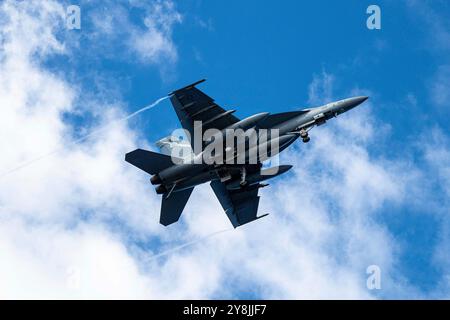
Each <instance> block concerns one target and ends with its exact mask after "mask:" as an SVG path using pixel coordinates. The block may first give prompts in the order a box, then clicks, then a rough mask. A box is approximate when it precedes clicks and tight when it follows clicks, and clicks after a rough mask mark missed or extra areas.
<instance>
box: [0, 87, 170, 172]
mask: <svg viewBox="0 0 450 320" xmlns="http://www.w3.org/2000/svg"><path fill="white" fill-rule="evenodd" d="M167 98H168V96H167V97H162V98H159V99H158V100H156V101H155V102H153V103H152V104H149V105H148V106H145V107H143V108H141V109H139V110H137V111H135V112H133V113H130V114H129V115H127V116H126V117H123V118H121V119H118V120H115V121H112V122H110V123H109V124H106V125H105V126H103V127H102V128H99V129H97V130H94V131H92V132H90V133H88V134H87V135H85V136H83V137H81V138H78V139H77V140H75V141H72V142H69V143H68V145H69V146H70V145H76V144H78V143H80V142H82V141H84V140H86V139H88V138H89V137H91V136H93V135H96V134H99V133H101V132H103V131H106V130H108V129H109V128H111V127H113V126H114V125H116V124H118V123H121V122H125V121H128V120H129V119H131V118H133V117H134V116H137V115H138V114H140V113H141V112H144V111H147V110H149V109H151V108H153V107H155V106H156V105H158V104H159V103H161V102H162V101H164V100H165V99H167ZM62 150H63V148H58V149H55V150H53V151H50V152H48V153H45V154H42V155H40V156H38V157H36V158H33V159H30V160H27V161H25V162H22V163H21V164H19V165H18V166H17V167H15V168H12V169H10V170H8V171H6V172H4V173H2V174H0V178H3V177H5V176H7V175H9V174H11V173H13V172H16V171H18V170H20V169H22V168H25V167H28V166H29V165H31V164H33V163H35V162H37V161H40V160H42V159H44V158H47V157H49V156H52V155H54V154H57V153H58V152H60V151H62Z"/></svg>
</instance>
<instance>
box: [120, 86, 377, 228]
mask: <svg viewBox="0 0 450 320" xmlns="http://www.w3.org/2000/svg"><path fill="white" fill-rule="evenodd" d="M204 81H205V79H203V80H200V81H197V82H195V83H193V84H190V85H188V86H186V87H184V88H181V89H178V90H175V91H173V92H171V93H170V94H169V96H170V100H171V102H172V105H173V108H174V109H175V112H176V114H177V116H178V119H179V120H180V122H181V125H182V127H183V128H184V130H185V131H186V136H187V137H188V140H189V144H190V146H191V150H190V151H191V152H192V154H191V156H190V157H177V156H176V155H173V154H172V155H169V154H162V153H157V152H152V151H146V150H142V149H136V150H134V151H132V152H129V153H127V154H126V155H125V161H127V162H129V163H130V164H132V165H134V166H136V167H138V168H139V169H141V170H143V171H145V172H146V173H148V174H150V175H151V178H150V182H151V184H153V185H155V186H156V192H157V193H158V194H162V204H161V214H160V223H161V224H162V225H164V226H168V225H170V224H172V223H174V222H177V221H178V220H179V218H180V216H181V213H182V212H183V209H184V207H185V206H186V203H187V201H188V199H189V197H190V195H191V193H192V191H193V190H194V187H195V186H197V185H200V184H203V183H206V182H210V184H211V187H212V189H213V191H214V193H215V194H216V196H217V198H218V199H219V202H220V204H221V205H222V207H223V209H224V211H225V213H226V215H227V216H228V218H229V220H230V221H231V223H232V225H233V226H234V227H235V228H236V227H238V226H242V225H244V224H246V223H249V222H251V221H254V220H257V219H259V218H261V217H263V216H266V215H267V214H264V215H261V216H258V215H257V214H258V204H259V196H258V190H259V189H260V188H263V187H266V186H267V184H264V183H262V182H263V181H265V180H268V179H271V178H274V177H276V176H279V175H281V174H283V173H285V172H287V171H288V170H289V169H290V168H291V167H292V166H290V165H280V166H277V167H272V168H263V165H262V163H263V162H264V161H265V160H267V159H269V158H271V157H274V156H275V155H277V154H279V152H281V151H283V150H284V149H286V148H287V147H288V146H289V145H291V144H292V143H293V142H294V141H295V140H296V139H297V138H301V139H302V141H303V142H304V143H307V142H309V141H310V137H309V131H310V130H311V129H312V128H313V127H315V126H320V125H322V124H324V123H325V122H326V121H328V120H329V119H331V118H333V117H336V116H338V115H340V114H342V113H344V112H346V111H348V110H350V109H352V108H354V107H356V106H358V105H360V104H361V103H363V102H364V101H365V100H367V99H368V97H366V96H358V97H352V98H347V99H344V100H339V101H336V102H331V103H328V104H326V105H323V106H319V107H315V108H309V109H303V110H298V111H290V112H282V113H275V114H270V113H268V112H263V113H258V114H255V115H252V116H250V117H248V118H245V119H243V120H240V119H238V118H237V117H236V116H234V115H233V113H234V112H235V110H224V109H223V108H221V107H220V106H219V105H218V104H216V103H215V101H214V99H212V98H210V97H209V96H208V95H206V94H205V93H203V92H202V91H200V90H199V89H197V88H196V86H197V85H198V84H200V83H201V82H204ZM199 124H200V126H199ZM209 129H215V132H219V135H223V136H227V134H228V132H230V131H233V130H235V131H236V130H237V129H241V132H244V133H247V132H248V131H249V130H253V131H254V132H256V133H257V134H256V136H257V138H256V141H257V145H256V146H251V145H250V144H249V143H248V141H249V139H247V140H245V139H244V143H243V144H242V143H241V144H240V145H239V143H236V144H234V145H233V144H231V146H232V147H229V146H228V145H227V147H222V146H221V147H219V148H217V149H214V150H215V151H214V152H211V153H209V154H208V155H206V153H205V152H206V150H207V149H208V148H209V147H210V145H211V144H212V141H213V140H215V139H211V138H210V139H209V140H206V141H205V140H204V137H202V138H201V139H200V143H198V142H195V141H196V139H194V138H195V136H196V135H197V136H198V135H199V134H200V135H204V134H205V133H206V132H207V131H208V130H209ZM264 130H266V131H264ZM267 130H270V132H275V133H276V134H268V133H265V136H264V137H265V139H262V138H261V137H262V135H260V132H263V131H264V132H267ZM225 132H226V133H225ZM212 136H214V137H217V133H216V134H215V135H214V134H213V135H212ZM248 137H249V136H247V138H248ZM217 140H219V139H217ZM197 141H198V139H197ZM233 141H235V140H233ZM261 141H262V142H261ZM269 142H270V144H271V146H272V144H274V145H275V146H276V148H268V149H269V151H268V152H266V154H265V155H264V154H263V155H260V153H262V152H260V151H261V145H262V144H264V146H265V147H266V148H267V145H268V144H269ZM159 143H160V145H164V146H168V145H169V146H170V144H171V143H175V142H174V141H171V140H170V139H169V140H167V139H166V140H164V139H163V140H161V141H159ZM239 146H240V150H241V151H239V150H238V149H239ZM185 147H186V145H184V146H183V149H186V148H185ZM217 150H219V151H217ZM242 150H243V151H242ZM226 154H227V155H231V156H229V157H228V158H227V157H226V156H225V155H226ZM243 154H244V156H243V157H240V159H243V161H241V162H236V161H234V162H233V161H229V160H230V159H231V160H236V159H237V158H238V157H239V156H242V155H243ZM249 154H252V155H254V156H255V157H254V159H253V161H249V160H251V159H250V157H249ZM218 155H223V156H224V157H225V158H226V160H227V161H215V160H216V159H217V158H218ZM212 158H214V161H206V160H211V159H212ZM222 160H223V159H222Z"/></svg>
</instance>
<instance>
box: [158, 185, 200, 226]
mask: <svg viewBox="0 0 450 320" xmlns="http://www.w3.org/2000/svg"><path fill="white" fill-rule="evenodd" d="M192 190H194V188H190V189H186V190H181V191H176V192H172V193H171V194H168V193H165V194H163V197H162V203H161V217H160V219H159V222H160V223H161V224H162V225H163V226H168V225H169V224H172V223H174V222H177V221H178V219H180V216H181V213H182V212H183V209H184V207H185V206H186V203H187V202H188V200H189V197H190V196H191V193H192Z"/></svg>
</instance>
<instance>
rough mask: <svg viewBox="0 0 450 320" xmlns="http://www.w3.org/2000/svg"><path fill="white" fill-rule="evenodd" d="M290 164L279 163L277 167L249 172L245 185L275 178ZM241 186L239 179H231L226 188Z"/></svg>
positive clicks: (231, 188) (289, 167) (238, 187)
mask: <svg viewBox="0 0 450 320" xmlns="http://www.w3.org/2000/svg"><path fill="white" fill-rule="evenodd" d="M291 168H292V166H290V165H281V166H277V167H272V168H267V169H263V170H260V171H259V172H255V173H252V174H249V175H248V176H247V177H246V179H245V181H246V182H247V185H252V184H255V183H259V182H261V181H264V180H268V179H272V178H275V177H276V176H279V175H281V174H283V173H285V172H286V171H288V170H290V169H291ZM240 188H241V181H240V179H236V180H232V181H231V182H230V183H229V184H227V189H229V190H233V189H240Z"/></svg>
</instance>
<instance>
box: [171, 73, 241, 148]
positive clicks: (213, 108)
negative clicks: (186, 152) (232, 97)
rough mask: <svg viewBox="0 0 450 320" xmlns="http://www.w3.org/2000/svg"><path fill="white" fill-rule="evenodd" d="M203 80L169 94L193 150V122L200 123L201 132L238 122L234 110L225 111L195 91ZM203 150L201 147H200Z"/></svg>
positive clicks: (204, 95) (198, 91) (210, 99)
mask: <svg viewBox="0 0 450 320" xmlns="http://www.w3.org/2000/svg"><path fill="white" fill-rule="evenodd" d="M203 81H205V80H200V81H198V82H196V83H193V84H191V85H189V86H186V87H184V88H181V89H178V90H176V91H174V92H172V93H170V94H169V95H170V101H171V102H172V105H173V108H174V109H175V112H176V114H177V116H178V119H179V120H180V122H181V126H182V127H183V128H184V129H185V130H187V131H188V132H189V134H190V138H191V141H190V143H191V147H192V149H193V150H194V139H193V137H194V121H201V122H202V131H200V132H201V134H202V137H203V132H205V131H206V130H208V129H211V128H215V129H218V130H222V129H225V128H226V127H228V126H230V125H232V124H233V123H236V122H238V121H239V119H238V118H236V117H235V116H234V115H233V114H232V113H233V112H234V111H235V110H228V111H227V110H225V109H223V108H222V107H220V106H219V105H218V104H217V103H215V102H214V99H212V98H211V97H209V96H207V95H206V94H205V93H203V92H202V91H200V90H199V89H197V88H196V87H195V86H196V85H197V84H199V83H201V82H203ZM202 149H203V146H202Z"/></svg>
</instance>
